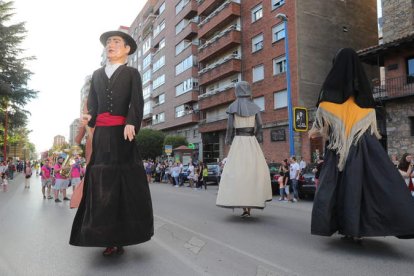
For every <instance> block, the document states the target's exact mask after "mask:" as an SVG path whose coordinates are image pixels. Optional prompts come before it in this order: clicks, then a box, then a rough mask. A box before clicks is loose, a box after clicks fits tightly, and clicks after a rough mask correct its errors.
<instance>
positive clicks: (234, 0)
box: [198, 0, 240, 28]
mask: <svg viewBox="0 0 414 276" xmlns="http://www.w3.org/2000/svg"><path fill="white" fill-rule="evenodd" d="M232 2H234V3H238V4H240V0H227V1H226V2H224V3H223V4H222V5H221V6H220V7H218V8H217V9H216V10H214V11H213V12H212V13H210V14H209V15H208V16H207V17H206V18H204V20H203V21H201V22H200V24H198V27H199V28H201V27H202V26H203V25H204V24H206V23H207V22H209V21H210V20H211V19H212V18H213V17H214V16H216V15H217V14H219V13H220V12H221V11H222V10H224V8H226V7H227V6H228V5H229V4H230V3H232Z"/></svg>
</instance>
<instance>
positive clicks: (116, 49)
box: [105, 36, 131, 61]
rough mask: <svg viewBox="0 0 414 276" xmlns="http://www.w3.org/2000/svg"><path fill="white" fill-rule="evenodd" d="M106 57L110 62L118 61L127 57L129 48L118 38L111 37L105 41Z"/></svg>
mask: <svg viewBox="0 0 414 276" xmlns="http://www.w3.org/2000/svg"><path fill="white" fill-rule="evenodd" d="M105 50H106V56H107V58H108V59H109V60H110V61H118V60H120V59H125V58H126V57H128V53H129V51H130V50H131V47H129V46H128V45H126V44H125V41H124V39H123V38H122V37H120V36H111V37H109V38H108V39H107V40H106V46H105Z"/></svg>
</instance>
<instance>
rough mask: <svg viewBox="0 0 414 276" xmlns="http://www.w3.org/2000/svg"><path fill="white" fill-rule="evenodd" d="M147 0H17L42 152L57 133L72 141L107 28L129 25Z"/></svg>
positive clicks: (33, 137) (35, 134) (34, 137)
mask: <svg viewBox="0 0 414 276" xmlns="http://www.w3.org/2000/svg"><path fill="white" fill-rule="evenodd" d="M145 3H146V0H116V1H108V0H72V1H57V0H36V1H34V0H14V5H13V7H14V13H15V15H14V16H13V18H12V21H11V22H9V23H15V22H23V21H24V22H26V30H27V31H28V33H27V37H26V39H25V41H24V43H23V44H22V45H21V46H22V48H23V49H25V52H24V53H23V54H22V56H35V57H36V60H35V61H31V62H28V63H27V68H28V69H29V70H30V71H32V72H33V76H32V77H31V79H30V81H29V83H28V88H30V89H33V90H36V91H39V94H38V97H37V98H36V99H34V100H32V101H31V103H30V104H28V105H27V106H26V107H25V109H26V110H28V111H30V112H31V115H30V117H29V125H28V128H29V129H30V130H31V131H32V132H31V133H30V136H29V138H30V142H32V143H34V144H35V146H36V150H37V151H38V152H42V151H45V150H48V149H49V148H51V147H52V145H53V137H54V136H56V135H63V136H65V137H66V141H68V140H69V126H70V124H71V123H72V122H73V120H74V119H76V118H79V116H80V91H81V89H82V86H83V84H84V81H85V77H86V76H87V75H91V74H92V73H93V71H94V70H96V69H98V68H99V67H100V61H101V53H102V50H103V46H102V45H101V44H100V42H99V37H100V35H101V34H102V33H103V32H105V31H110V30H116V29H118V27H119V26H121V25H123V26H127V27H129V26H130V25H131V24H132V22H133V21H134V19H135V18H136V16H137V15H138V13H139V12H140V11H141V9H142V7H143V6H144V4H145Z"/></svg>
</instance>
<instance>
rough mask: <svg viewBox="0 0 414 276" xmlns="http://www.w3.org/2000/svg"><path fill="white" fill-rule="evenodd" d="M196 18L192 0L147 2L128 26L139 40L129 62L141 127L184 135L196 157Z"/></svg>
mask: <svg viewBox="0 0 414 276" xmlns="http://www.w3.org/2000/svg"><path fill="white" fill-rule="evenodd" d="M197 22H198V16H197V3H196V1H195V0H192V1H191V0H180V1H164V0H158V1H151V0H150V1H147V3H146V5H145V7H144V8H143V9H142V11H141V12H140V13H139V15H138V16H137V18H136V19H135V20H134V22H133V24H132V26H131V27H130V32H132V36H133V37H134V39H136V41H137V43H138V50H137V53H136V54H135V55H134V56H133V57H131V60H130V64H131V65H132V66H135V67H136V68H138V70H139V71H140V72H141V76H142V81H143V94H144V100H145V105H144V118H143V127H151V128H153V129H157V130H162V131H163V132H165V133H166V134H170V135H181V136H185V137H186V138H187V141H188V142H189V143H191V144H193V145H194V147H195V150H194V152H193V158H194V159H197V160H198V159H201V158H202V146H201V145H202V142H201V135H200V134H199V131H198V118H199V113H198V94H199V92H198V67H197V47H198V38H197Z"/></svg>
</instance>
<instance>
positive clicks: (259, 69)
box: [253, 64, 264, 82]
mask: <svg viewBox="0 0 414 276" xmlns="http://www.w3.org/2000/svg"><path fill="white" fill-rule="evenodd" d="M262 79H264V66H263V64H261V65H258V66H256V67H253V82H256V81H260V80H262Z"/></svg>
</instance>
